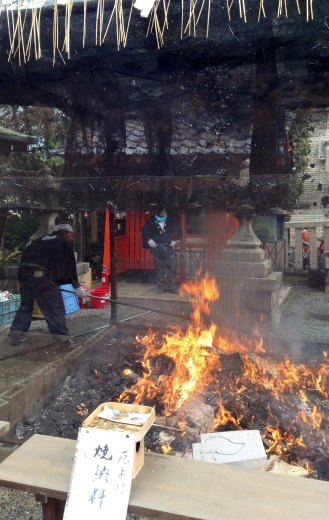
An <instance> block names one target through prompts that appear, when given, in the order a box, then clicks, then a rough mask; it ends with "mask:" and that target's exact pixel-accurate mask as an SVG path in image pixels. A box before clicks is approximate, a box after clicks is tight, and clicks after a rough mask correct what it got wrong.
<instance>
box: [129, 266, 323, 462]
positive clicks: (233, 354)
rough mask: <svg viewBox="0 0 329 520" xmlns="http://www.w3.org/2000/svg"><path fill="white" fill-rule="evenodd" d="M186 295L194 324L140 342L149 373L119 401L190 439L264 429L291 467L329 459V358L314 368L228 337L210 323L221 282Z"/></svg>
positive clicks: (188, 287)
mask: <svg viewBox="0 0 329 520" xmlns="http://www.w3.org/2000/svg"><path fill="white" fill-rule="evenodd" d="M181 290H182V291H183V292H187V293H189V294H190V296H191V304H192V306H193V314H192V316H193V319H194V323H193V324H191V325H190V326H189V327H188V329H187V330H182V329H179V328H175V329H173V331H171V332H170V333H167V334H164V335H162V336H161V337H160V336H159V335H157V334H156V333H155V332H152V331H149V333H148V334H147V335H146V336H143V337H140V336H139V337H137V338H136V341H137V345H138V349H139V352H140V354H141V358H140V360H139V361H140V363H141V365H142V367H143V375H142V377H140V378H139V379H138V381H137V382H136V383H135V384H134V385H133V386H132V387H131V388H130V389H128V390H126V391H125V392H123V393H122V394H121V396H120V399H119V400H121V401H129V402H135V403H144V404H147V405H149V406H156V409H157V423H159V415H163V417H165V424H166V426H169V427H172V428H175V427H176V428H179V429H182V428H184V430H185V432H187V436H188V438H190V439H191V438H195V437H196V436H197V435H200V433H204V432H211V431H213V432H216V431H225V430H243V429H253V430H254V429H259V430H260V431H261V433H262V438H263V442H264V444H265V446H266V447H267V453H268V454H271V453H275V454H276V455H279V456H281V457H284V458H285V459H286V461H287V462H291V461H294V462H298V461H303V464H304V465H305V466H306V465H309V463H310V462H314V461H318V460H319V456H320V455H319V454H320V453H321V457H323V456H325V457H326V458H328V454H329V450H328V445H327V435H326V433H325V430H324V427H323V421H324V412H323V410H322V409H321V406H322V404H321V403H323V401H324V400H325V399H327V398H328V397H329V383H328V375H329V364H328V361H327V354H326V353H325V355H324V358H323V361H322V362H320V363H319V364H318V366H317V367H313V369H312V370H311V369H310V368H308V367H306V366H305V365H294V364H293V363H292V362H291V360H290V359H289V358H288V357H287V358H286V359H285V360H284V361H283V362H275V361H270V360H265V359H264V358H263V357H262V358H260V357H259V356H258V355H257V354H258V353H260V352H261V353H264V352H265V350H264V345H263V342H262V339H261V338H259V337H257V336H256V335H255V337H254V339H253V340H250V339H248V341H247V339H245V341H243V338H239V339H237V338H235V339H234V338H232V337H226V336H223V335H220V334H219V332H218V330H217V326H216V325H215V324H210V325H205V322H204V317H205V316H206V315H209V308H210V305H209V304H210V302H211V301H214V300H215V299H217V298H218V297H219V291H218V290H217V287H216V284H215V281H214V280H213V279H211V278H209V277H207V276H206V277H205V278H203V279H202V280H201V281H200V282H197V283H195V284H192V283H186V284H185V285H183V286H182V289H181ZM313 399H315V400H316V401H317V404H314V402H313ZM310 448H311V449H310ZM314 450H316V453H315V451H314Z"/></svg>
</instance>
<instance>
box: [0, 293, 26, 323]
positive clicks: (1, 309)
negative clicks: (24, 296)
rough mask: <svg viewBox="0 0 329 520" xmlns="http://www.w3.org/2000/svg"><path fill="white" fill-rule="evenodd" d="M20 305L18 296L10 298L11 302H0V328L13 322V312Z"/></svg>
mask: <svg viewBox="0 0 329 520" xmlns="http://www.w3.org/2000/svg"><path fill="white" fill-rule="evenodd" d="M20 303H21V298H20V296H19V297H17V298H12V299H11V300H6V301H4V302H0V327H1V326H2V325H8V323H11V322H12V321H13V319H14V316H15V312H16V310H17V309H18V307H19V306H20Z"/></svg>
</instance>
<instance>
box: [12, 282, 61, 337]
mask: <svg viewBox="0 0 329 520" xmlns="http://www.w3.org/2000/svg"><path fill="white" fill-rule="evenodd" d="M19 292H20V294H21V304H20V306H19V308H18V309H17V311H16V314H15V317H14V320H13V322H12V324H11V327H10V331H11V332H28V330H29V328H30V325H31V322H32V314H33V306H34V300H35V301H36V302H37V304H38V307H39V309H40V311H41V312H42V314H43V316H44V318H45V320H46V322H47V325H48V329H49V332H50V334H58V335H64V336H68V334H69V331H68V328H67V325H66V319H65V307H64V302H63V298H62V293H61V291H60V289H59V287H57V285H55V284H54V283H52V282H50V281H49V280H47V278H45V277H44V276H42V277H40V278H35V277H34V276H30V277H29V278H27V280H24V282H21V283H20V288H19Z"/></svg>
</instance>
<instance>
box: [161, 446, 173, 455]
mask: <svg viewBox="0 0 329 520" xmlns="http://www.w3.org/2000/svg"><path fill="white" fill-rule="evenodd" d="M161 449H162V453H163V454H164V455H168V454H169V453H170V452H171V451H172V449H171V446H169V444H165V445H164V446H161Z"/></svg>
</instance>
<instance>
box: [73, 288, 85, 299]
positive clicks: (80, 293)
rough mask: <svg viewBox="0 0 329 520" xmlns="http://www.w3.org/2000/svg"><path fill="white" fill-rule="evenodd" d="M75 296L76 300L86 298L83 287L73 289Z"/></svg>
mask: <svg viewBox="0 0 329 520" xmlns="http://www.w3.org/2000/svg"><path fill="white" fill-rule="evenodd" d="M75 294H76V295H77V297H78V298H84V297H85V296H86V290H85V289H84V288H83V287H77V288H76V289H75Z"/></svg>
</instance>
